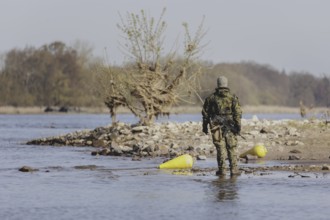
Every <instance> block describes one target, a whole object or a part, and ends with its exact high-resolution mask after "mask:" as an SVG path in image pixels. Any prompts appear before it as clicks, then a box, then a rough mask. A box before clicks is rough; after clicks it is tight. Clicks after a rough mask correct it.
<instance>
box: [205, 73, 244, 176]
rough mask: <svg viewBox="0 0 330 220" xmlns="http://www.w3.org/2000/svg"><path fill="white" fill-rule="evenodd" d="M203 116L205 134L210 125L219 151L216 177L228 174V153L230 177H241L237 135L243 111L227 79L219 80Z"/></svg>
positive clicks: (207, 99)
mask: <svg viewBox="0 0 330 220" xmlns="http://www.w3.org/2000/svg"><path fill="white" fill-rule="evenodd" d="M202 115H203V132H204V133H205V134H208V125H210V129H211V134H212V139H213V144H214V145H215V147H216V149H217V162H218V169H219V170H218V171H217V172H216V175H218V176H222V175H225V174H226V153H227V156H228V159H229V166H230V175H231V176H234V175H239V174H240V173H239V170H238V166H237V154H238V150H237V135H238V134H240V131H241V118H242V110H241V107H240V104H239V101H238V97H237V96H236V95H234V94H232V93H230V90H229V88H228V80H227V78H226V77H224V76H220V77H219V78H218V79H217V88H216V89H215V92H214V93H213V94H211V95H210V96H209V97H207V98H206V99H205V102H204V105H203V110H202Z"/></svg>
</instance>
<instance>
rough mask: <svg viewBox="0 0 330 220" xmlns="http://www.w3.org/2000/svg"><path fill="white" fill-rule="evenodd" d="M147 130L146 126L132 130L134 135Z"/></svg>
mask: <svg viewBox="0 0 330 220" xmlns="http://www.w3.org/2000/svg"><path fill="white" fill-rule="evenodd" d="M145 128H146V126H137V127H133V128H132V133H140V132H142V131H143V130H144V129H145Z"/></svg>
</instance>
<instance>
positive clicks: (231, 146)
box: [225, 132, 239, 176]
mask: <svg viewBox="0 0 330 220" xmlns="http://www.w3.org/2000/svg"><path fill="white" fill-rule="evenodd" d="M225 139H226V149H227V153H228V160H229V166H230V174H231V175H232V176H233V175H237V174H239V171H238V164H237V155H238V149H237V137H236V135H234V134H233V133H231V132H228V134H227V135H226V138H225Z"/></svg>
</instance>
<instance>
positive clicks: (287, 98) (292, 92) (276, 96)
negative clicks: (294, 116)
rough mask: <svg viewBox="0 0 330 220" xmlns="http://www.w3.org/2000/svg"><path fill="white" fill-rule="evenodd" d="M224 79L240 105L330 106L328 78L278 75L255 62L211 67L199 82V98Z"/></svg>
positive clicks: (297, 73)
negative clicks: (226, 78)
mask: <svg viewBox="0 0 330 220" xmlns="http://www.w3.org/2000/svg"><path fill="white" fill-rule="evenodd" d="M219 75H225V76H227V77H228V79H229V86H230V88H231V89H232V91H233V92H234V93H235V94H236V95H237V96H238V97H239V98H240V100H241V102H242V104H243V105H277V106H292V107H296V106H299V103H300V102H303V103H305V104H306V105H308V106H320V107H329V106H330V77H329V76H326V75H324V76H322V77H316V76H314V75H312V74H310V73H307V72H290V73H288V74H287V73H286V72H285V71H278V70H276V69H275V68H273V67H271V66H269V65H261V64H257V63H254V62H241V63H220V64H216V65H211V68H209V70H208V72H207V73H206V74H205V77H204V78H203V80H202V81H201V87H202V88H204V90H203V91H202V97H206V96H207V94H209V93H210V92H212V91H210V89H208V88H210V87H211V88H212V87H215V86H216V80H215V79H216V78H217V77H218V76H219Z"/></svg>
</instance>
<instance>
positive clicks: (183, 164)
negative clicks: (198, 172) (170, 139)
mask: <svg viewBox="0 0 330 220" xmlns="http://www.w3.org/2000/svg"><path fill="white" fill-rule="evenodd" d="M193 164H194V160H193V158H192V156H190V155H189V154H184V155H181V156H179V157H176V158H173V159H172V160H169V161H166V162H165V163H162V164H160V165H159V166H158V168H159V169H188V168H192V166H193Z"/></svg>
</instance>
